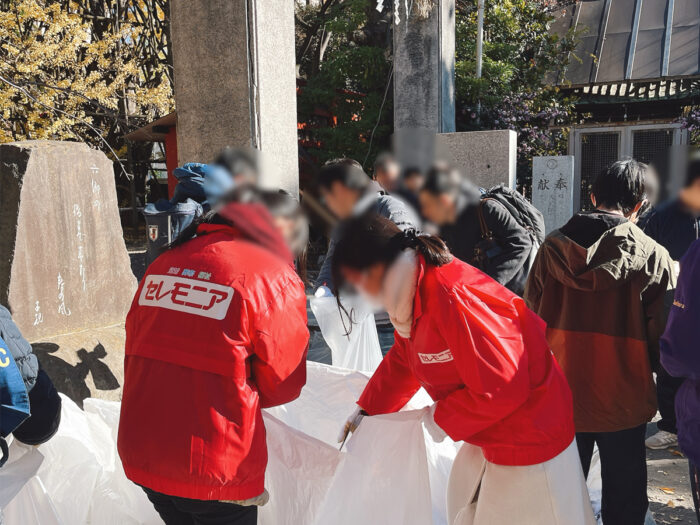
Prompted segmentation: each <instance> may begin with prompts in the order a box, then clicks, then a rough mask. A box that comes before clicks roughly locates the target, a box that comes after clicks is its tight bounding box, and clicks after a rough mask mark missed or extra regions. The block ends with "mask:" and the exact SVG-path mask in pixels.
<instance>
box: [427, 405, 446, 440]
mask: <svg viewBox="0 0 700 525" xmlns="http://www.w3.org/2000/svg"><path fill="white" fill-rule="evenodd" d="M436 408H437V403H433V404H432V405H431V406H430V407H427V408H426V409H425V413H424V414H423V425H425V429H426V430H427V431H428V434H430V437H431V438H433V441H435V443H442V442H443V441H444V440H445V438H446V437H447V433H446V432H445V431H444V430H443V429H442V428H441V427H440V425H438V424H437V423H436V422H435V409H436Z"/></svg>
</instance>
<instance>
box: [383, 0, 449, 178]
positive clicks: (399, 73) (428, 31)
mask: <svg viewBox="0 0 700 525" xmlns="http://www.w3.org/2000/svg"><path fill="white" fill-rule="evenodd" d="M411 4H413V2H411ZM402 5H403V2H400V6H399V9H398V12H399V17H400V18H399V19H400V21H399V23H398V24H397V25H394V134H395V141H394V147H395V150H396V155H397V157H398V159H399V161H400V162H401V163H402V164H403V165H404V166H408V165H411V166H414V165H415V166H419V167H425V166H426V163H429V162H430V160H431V159H432V157H433V156H434V149H433V148H434V137H435V134H436V133H451V132H454V131H455V90H454V77H455V1H454V0H434V1H433V2H432V7H431V8H430V10H429V11H428V13H427V16H422V13H420V12H419V10H418V8H417V6H414V7H413V10H412V11H411V12H409V13H405V12H404V9H405V8H402Z"/></svg>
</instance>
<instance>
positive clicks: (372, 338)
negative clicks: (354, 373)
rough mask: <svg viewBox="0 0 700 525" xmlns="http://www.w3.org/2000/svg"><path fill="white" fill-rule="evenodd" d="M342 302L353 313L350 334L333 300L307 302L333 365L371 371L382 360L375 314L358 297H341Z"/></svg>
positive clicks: (324, 299) (322, 298)
mask: <svg viewBox="0 0 700 525" xmlns="http://www.w3.org/2000/svg"><path fill="white" fill-rule="evenodd" d="M341 300H342V302H343V306H344V307H345V309H346V310H347V311H348V312H352V320H353V324H352V330H351V331H350V333H349V334H348V333H347V331H348V330H347V329H348V328H349V327H350V324H349V320H348V319H347V316H346V315H345V314H344V313H343V314H342V317H341V312H340V310H339V309H338V303H337V302H336V300H335V297H312V298H311V299H310V305H311V310H312V311H313V313H314V316H315V317H316V320H317V321H318V326H319V328H320V329H321V333H322V334H323V338H324V339H325V340H326V344H328V346H329V347H330V349H331V358H332V362H333V366H337V367H341V368H348V369H350V370H360V371H364V372H374V370H376V368H377V367H378V366H379V363H381V361H382V349H381V347H380V346H379V336H378V335H377V326H376V324H375V323H374V313H373V312H372V309H371V308H370V306H369V305H368V304H367V302H366V301H364V300H363V299H362V298H361V297H343V298H342V299H341ZM343 321H344V322H345V324H343Z"/></svg>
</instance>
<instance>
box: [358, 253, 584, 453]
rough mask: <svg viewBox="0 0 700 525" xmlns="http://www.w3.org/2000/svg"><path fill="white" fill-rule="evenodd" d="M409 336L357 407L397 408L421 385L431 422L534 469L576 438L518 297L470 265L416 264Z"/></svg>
mask: <svg viewBox="0 0 700 525" xmlns="http://www.w3.org/2000/svg"><path fill="white" fill-rule="evenodd" d="M419 264H420V269H419V272H418V287H417V292H416V296H415V300H414V307H413V308H414V309H413V315H414V319H413V326H412V328H411V337H410V339H404V338H402V337H400V336H399V335H398V334H395V337H396V342H395V344H394V347H393V348H392V349H391V350H390V351H389V353H388V354H387V355H386V357H385V358H384V360H383V361H382V363H381V364H380V365H379V368H378V369H377V371H376V372H375V373H374V375H373V376H372V378H371V379H370V381H369V384H368V385H367V387H366V388H365V391H364V392H363V393H362V396H361V397H360V399H359V401H358V402H357V403H358V405H360V406H361V407H362V408H364V409H365V410H366V411H367V412H368V413H369V414H371V415H374V414H383V413H388V412H395V411H397V410H399V409H401V407H403V406H404V405H405V404H406V402H407V401H408V400H409V399H410V398H411V397H412V396H413V394H415V392H416V391H417V390H418V388H419V387H421V386H422V387H424V388H425V389H426V390H427V392H428V394H430V396H431V397H432V398H433V399H434V400H435V401H436V402H437V407H436V409H435V422H436V423H437V424H438V425H439V426H440V427H441V428H442V429H443V430H444V431H445V432H446V433H447V434H448V435H449V436H450V437H451V438H452V439H453V440H455V441H467V442H469V443H472V444H474V445H477V446H479V447H481V448H482V449H483V452H484V456H485V457H486V459H487V460H488V461H490V462H492V463H497V464H501V465H534V464H537V463H542V462H544V461H547V460H549V459H551V458H553V457H555V456H556V455H558V454H559V453H560V452H562V451H563V450H564V449H565V448H566V447H567V446H568V445H570V444H571V442H572V441H573V439H574V422H573V409H572V400H571V391H570V390H569V387H568V385H567V383H566V379H565V378H564V375H563V373H562V372H561V370H560V369H559V367H558V365H557V364H556V362H555V360H554V358H553V356H552V353H551V352H550V350H549V347H548V346H547V341H546V339H545V334H544V323H543V322H542V320H541V319H540V318H539V317H537V316H536V315H535V314H534V313H532V312H531V311H530V310H528V309H527V307H526V306H525V303H524V302H523V300H522V299H521V298H520V297H518V296H516V295H515V294H513V293H512V292H510V291H508V290H507V289H506V288H504V287H503V286H501V285H499V284H498V283H496V282H495V281H494V280H493V279H491V278H490V277H488V276H486V275H485V274H483V273H481V272H480V271H479V270H477V269H475V268H473V267H471V266H469V265H468V264H465V263H463V262H462V261H459V260H458V259H454V260H453V261H452V262H451V263H450V264H446V265H444V266H441V267H435V266H430V265H427V264H425V262H424V261H423V259H422V258H420V263H419Z"/></svg>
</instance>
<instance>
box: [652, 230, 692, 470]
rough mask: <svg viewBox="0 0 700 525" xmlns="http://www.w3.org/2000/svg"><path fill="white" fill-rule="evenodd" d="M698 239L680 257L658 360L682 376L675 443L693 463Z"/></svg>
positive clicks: (678, 397) (677, 400) (669, 371)
mask: <svg viewBox="0 0 700 525" xmlns="http://www.w3.org/2000/svg"><path fill="white" fill-rule="evenodd" d="M699 326H700V241H695V242H694V243H693V244H692V245H691V247H690V248H689V249H688V252H687V253H686V255H685V257H683V259H682V260H681V273H680V277H679V278H678V288H677V289H676V295H675V297H674V300H673V307H672V308H671V313H670V314H669V316H668V323H667V324H666V331H665V332H664V335H663V337H662V338H661V364H662V365H663V366H664V368H665V369H666V370H667V371H668V373H669V374H671V375H672V376H675V377H683V378H685V382H684V383H683V385H681V387H680V389H679V390H678V393H677V394H676V402H675V405H676V417H677V419H678V444H679V445H680V447H681V450H682V451H683V453H684V454H685V455H686V456H688V458H689V459H690V461H691V462H692V463H693V464H694V465H700V352H698V342H697V340H698V334H699V333H700V332H699V331H698V327H699Z"/></svg>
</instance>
